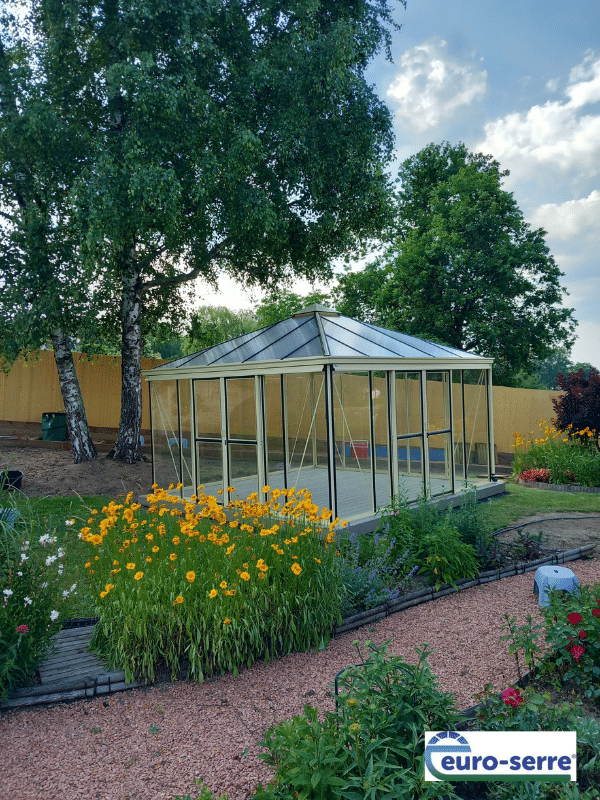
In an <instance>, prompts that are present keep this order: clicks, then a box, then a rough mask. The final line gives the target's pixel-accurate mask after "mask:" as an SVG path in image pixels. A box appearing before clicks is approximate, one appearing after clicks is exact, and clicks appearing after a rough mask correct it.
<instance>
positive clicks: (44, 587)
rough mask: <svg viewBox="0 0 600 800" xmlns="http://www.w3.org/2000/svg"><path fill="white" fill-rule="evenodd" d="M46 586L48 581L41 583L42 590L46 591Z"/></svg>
mask: <svg viewBox="0 0 600 800" xmlns="http://www.w3.org/2000/svg"><path fill="white" fill-rule="evenodd" d="M47 586H48V581H44V582H43V583H42V589H46V587H47Z"/></svg>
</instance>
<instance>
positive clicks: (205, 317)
mask: <svg viewBox="0 0 600 800" xmlns="http://www.w3.org/2000/svg"><path fill="white" fill-rule="evenodd" d="M258 327H259V324H258V321H257V318H256V316H255V315H254V314H253V313H252V311H231V310H230V309H228V308H225V307H224V306H216V307H212V306H202V307H201V308H199V309H197V310H196V311H194V312H193V313H192V314H191V315H190V320H189V328H188V343H187V347H188V352H194V351H196V350H204V348H205V347H212V345H215V344H221V342H226V341H228V340H229V339H235V337H236V336H241V335H242V334H244V333H250V331H253V330H256V328H258Z"/></svg>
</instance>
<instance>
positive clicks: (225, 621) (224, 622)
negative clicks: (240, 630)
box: [223, 617, 231, 625]
mask: <svg viewBox="0 0 600 800" xmlns="http://www.w3.org/2000/svg"><path fill="white" fill-rule="evenodd" d="M230 622H231V620H230V619H229V617H225V619H224V620H223V625H229V623H230Z"/></svg>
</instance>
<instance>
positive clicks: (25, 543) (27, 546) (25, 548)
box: [21, 542, 29, 558]
mask: <svg viewBox="0 0 600 800" xmlns="http://www.w3.org/2000/svg"><path fill="white" fill-rule="evenodd" d="M23 550H24V551H25V552H27V550H29V542H23ZM22 557H23V556H21V558H22Z"/></svg>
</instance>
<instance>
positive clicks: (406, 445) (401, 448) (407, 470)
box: [398, 436, 424, 501]
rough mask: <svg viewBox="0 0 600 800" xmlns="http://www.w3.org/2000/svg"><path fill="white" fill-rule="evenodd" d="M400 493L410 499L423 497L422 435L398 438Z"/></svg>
mask: <svg viewBox="0 0 600 800" xmlns="http://www.w3.org/2000/svg"><path fill="white" fill-rule="evenodd" d="M398 470H399V473H400V481H399V486H398V488H399V495H400V497H403V498H406V499H407V500H409V501H413V500H416V499H417V498H418V497H421V496H422V495H423V492H424V484H423V440H422V438H421V437H420V436H415V437H413V438H410V439H399V440H398Z"/></svg>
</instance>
